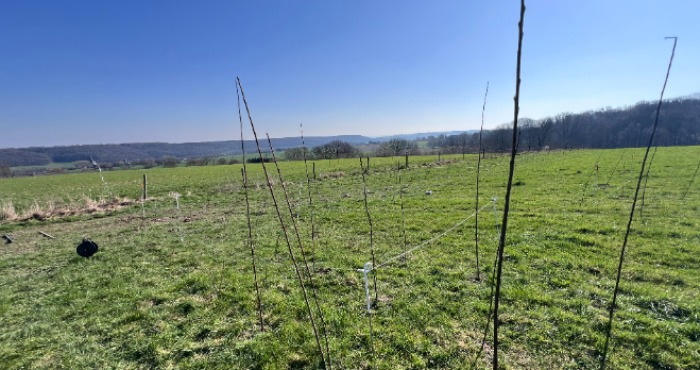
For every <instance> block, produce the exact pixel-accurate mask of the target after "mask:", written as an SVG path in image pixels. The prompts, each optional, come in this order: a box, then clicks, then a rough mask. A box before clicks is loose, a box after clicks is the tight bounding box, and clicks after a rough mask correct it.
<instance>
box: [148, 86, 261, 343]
mask: <svg viewBox="0 0 700 370" xmlns="http://www.w3.org/2000/svg"><path fill="white" fill-rule="evenodd" d="M236 98H237V99H238V122H239V123H240V128H241V154H242V155H243V158H242V161H243V167H242V168H241V176H242V177H243V193H244V194H245V218H246V222H247V223H248V247H249V248H250V259H251V262H252V265H253V280H254V281H255V296H256V298H257V304H258V306H257V309H258V321H259V323H260V331H263V330H265V326H264V324H263V314H262V302H261V300H260V286H259V285H258V270H257V267H256V264H255V245H254V244H253V226H252V224H251V222H250V199H249V197H248V171H247V169H246V164H245V142H244V140H243V116H242V115H241V96H240V94H239V92H238V84H236ZM144 176H145V175H144Z"/></svg>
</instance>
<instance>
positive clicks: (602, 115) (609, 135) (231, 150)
mask: <svg viewBox="0 0 700 370" xmlns="http://www.w3.org/2000/svg"><path fill="white" fill-rule="evenodd" d="M656 104H657V103H653V102H640V103H637V104H635V105H633V106H629V107H625V108H617V109H612V108H604V109H600V110H596V111H588V112H584V113H575V114H574V113H562V114H558V115H556V116H553V117H546V118H543V119H540V120H532V119H522V120H521V124H520V127H519V129H518V150H520V151H529V150H543V149H582V148H591V149H596V148H606V149H607V148H623V147H640V146H644V145H646V140H647V138H648V137H649V135H650V131H651V128H652V123H653V118H654V113H655V109H656ZM659 122H660V124H659V127H658V131H657V134H656V139H655V143H654V145H659V146H682V145H698V144H700V96H693V97H688V98H678V99H673V100H666V101H664V103H663V106H662V110H661V116H660V121H659ZM511 127H512V125H510V124H503V125H501V126H499V127H497V128H495V129H491V130H485V131H484V132H483V135H482V141H483V148H484V150H485V151H487V152H505V151H508V150H510V142H511V138H512V128H511ZM339 138H343V139H346V140H340V139H339ZM362 138H364V137H363V136H340V137H328V138H325V140H324V138H318V137H316V138H312V139H310V140H309V139H307V143H308V144H309V146H310V148H309V149H305V148H302V147H300V146H299V144H300V142H299V140H298V138H282V139H273V145H274V146H275V147H276V148H279V150H280V151H284V154H285V157H286V159H288V160H300V159H302V158H303V155H304V151H306V156H307V158H310V159H332V158H349V157H357V156H358V155H360V154H362V155H374V156H395V155H405V154H408V155H414V154H421V153H423V152H425V148H427V149H429V150H433V151H435V150H437V151H440V152H442V153H475V152H477V151H478V147H479V133H478V132H472V133H463V134H459V135H439V136H429V137H426V138H421V139H418V140H414V141H411V140H405V139H392V140H389V141H386V142H382V143H374V145H372V146H371V147H372V150H371V151H372V152H371V153H361V152H360V149H358V148H357V146H356V145H358V144H366V141H365V142H364V143H363V142H362ZM418 142H422V143H423V145H421V147H422V148H424V149H419V146H418V144H417V143H418ZM253 145H254V144H253V143H252V142H246V151H248V152H249V153H252V152H253V151H254V146H253ZM238 154H240V142H237V141H220V142H211V143H206V142H203V143H182V144H168V143H135V144H105V145H77V146H57V147H36V148H26V149H0V177H5V176H8V175H11V171H10V168H11V167H17V166H43V165H48V164H50V163H70V162H76V161H86V160H92V158H94V160H95V161H97V162H98V163H101V164H102V163H104V164H105V165H106V166H110V167H111V166H123V165H127V166H128V165H131V164H137V165H143V166H144V167H152V166H155V165H164V166H173V165H175V164H178V163H180V162H181V161H183V159H186V162H187V163H188V164H190V165H207V164H227V163H235V161H234V160H231V159H229V160H228V161H222V159H221V158H218V159H217V158H216V157H222V156H226V155H229V156H230V155H238ZM222 162H223V163H222ZM81 163H82V162H81Z"/></svg>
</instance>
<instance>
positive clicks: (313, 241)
mask: <svg viewBox="0 0 700 370" xmlns="http://www.w3.org/2000/svg"><path fill="white" fill-rule="evenodd" d="M299 128H300V129H301V148H302V155H303V157H304V169H305V170H306V188H307V190H308V198H309V221H311V268H312V269H313V270H314V272H316V223H315V222H314V201H313V196H312V189H311V177H310V176H309V163H308V161H307V158H306V157H307V156H306V143H305V142H304V126H303V125H302V124H301V123H300V124H299ZM314 172H315V171H314Z"/></svg>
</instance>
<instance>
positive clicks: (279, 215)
mask: <svg viewBox="0 0 700 370" xmlns="http://www.w3.org/2000/svg"><path fill="white" fill-rule="evenodd" d="M236 82H237V83H238V87H239V88H240V92H241V97H242V98H243V104H244V105H245V109H246V113H247V114H248V121H250V127H251V130H252V131H253V137H254V138H255V144H256V148H257V150H258V155H259V158H260V164H261V165H262V168H263V173H264V174H265V180H266V182H267V188H268V189H269V190H270V196H271V197H272V203H273V205H274V208H275V212H276V215H277V219H278V220H279V223H280V227H281V228H282V233H283V234H284V240H285V242H286V244H287V250H288V251H289V257H290V259H291V260H292V265H293V266H294V272H295V273H296V276H297V280H298V281H299V287H300V288H301V292H302V295H303V297H304V303H305V305H306V311H307V313H308V315H309V322H310V323H311V329H312V330H313V332H314V339H316V345H317V347H318V352H319V354H320V355H321V359H322V360H323V365H324V368H326V369H328V366H327V364H326V356H325V354H324V352H323V347H322V346H321V338H320V336H319V333H318V328H317V327H316V321H315V320H314V315H313V311H312V309H311V304H310V303H309V296H308V293H307V292H306V284H304V278H303V276H302V274H301V271H300V270H299V265H298V264H297V260H296V257H295V255H294V250H293V249H292V242H291V240H290V239H289V233H288V232H287V225H286V224H285V223H284V218H283V217H282V212H281V211H280V207H279V204H278V203H277V197H276V196H275V191H274V189H273V186H272V181H271V178H270V174H269V173H268V171H267V166H266V165H265V160H264V158H265V157H264V156H263V153H262V149H261V147H260V141H259V140H258V134H257V132H256V131H255V124H254V123H253V117H252V116H251V114H250V108H249V107H248V101H247V100H246V98H245V92H244V91H243V85H242V84H241V80H240V79H239V78H236Z"/></svg>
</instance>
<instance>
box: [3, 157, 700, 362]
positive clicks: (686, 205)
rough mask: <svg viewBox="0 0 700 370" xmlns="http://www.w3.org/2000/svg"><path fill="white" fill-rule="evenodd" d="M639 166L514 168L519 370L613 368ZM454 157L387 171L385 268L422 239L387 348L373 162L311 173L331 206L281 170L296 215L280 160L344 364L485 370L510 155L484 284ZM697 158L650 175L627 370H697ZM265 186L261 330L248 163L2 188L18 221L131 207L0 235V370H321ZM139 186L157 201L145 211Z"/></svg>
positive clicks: (14, 181) (468, 178)
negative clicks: (32, 215)
mask: <svg viewBox="0 0 700 370" xmlns="http://www.w3.org/2000/svg"><path fill="white" fill-rule="evenodd" d="M643 154H644V151H643V149H615V150H580V151H556V152H540V153H523V154H520V155H518V157H517V160H516V170H515V178H514V182H515V183H514V187H513V194H512V203H511V218H510V221H509V228H508V242H507V245H506V250H505V262H504V267H503V268H504V271H503V287H502V300H501V310H500V313H501V316H500V319H501V329H500V341H501V344H502V347H501V348H500V350H499V354H500V356H501V361H500V362H501V363H502V364H503V366H504V368H507V369H595V368H598V367H599V361H600V357H601V355H602V353H601V351H602V349H603V343H604V340H605V328H606V323H607V315H608V307H609V304H610V301H611V299H612V291H613V287H614V284H615V274H616V269H617V263H618V258H619V251H620V247H621V243H622V238H623V236H624V231H625V227H626V223H627V219H628V217H629V212H630V207H631V201H632V196H633V192H634V188H635V185H636V179H637V176H638V174H639V168H640V164H641V160H642V156H643ZM437 159H438V158H437V156H429V157H428V156H425V157H411V158H410V164H409V167H408V168H404V158H403V157H396V158H371V159H370V169H369V171H368V173H367V175H366V187H367V192H368V204H369V211H370V214H371V217H372V221H373V226H374V232H373V237H374V247H375V251H376V260H377V261H376V262H377V263H378V264H381V263H383V262H385V261H388V260H389V259H390V258H392V257H394V256H397V255H399V254H400V253H402V252H404V251H405V250H407V249H408V248H411V247H414V246H418V245H421V243H426V244H425V245H423V246H422V247H420V248H417V249H415V250H414V251H413V252H411V253H409V254H408V255H407V258H398V259H396V260H394V261H393V262H392V263H389V264H387V265H386V266H382V267H381V268H379V269H377V270H376V271H374V274H375V276H376V279H377V286H376V288H377V293H378V296H379V299H378V301H377V302H376V306H375V307H374V308H373V310H372V316H371V321H372V327H373V337H372V338H371V337H370V330H369V326H368V323H369V320H368V319H369V318H368V315H367V311H366V301H365V290H364V281H363V275H362V273H361V272H358V271H357V269H361V268H362V266H363V265H364V264H365V263H366V262H368V261H371V253H370V235H369V224H368V221H367V216H366V213H365V208H364V201H363V182H362V177H361V170H360V162H359V159H341V160H323V161H315V165H316V177H317V178H316V179H315V180H314V179H312V180H311V193H312V196H313V208H311V207H310V206H309V201H308V190H309V188H308V187H307V178H306V170H305V167H304V163H303V162H281V163H280V169H281V173H282V176H283V177H284V184H285V187H286V190H287V194H288V196H289V201H290V206H291V213H292V215H293V217H290V212H289V210H288V209H287V208H286V207H287V203H286V202H285V197H284V191H283V187H282V186H281V182H280V180H279V178H278V177H277V171H276V170H275V168H274V164H272V163H269V164H267V166H268V170H269V171H270V175H271V176H273V178H274V190H275V195H276V198H277V200H278V202H279V204H280V207H281V208H280V210H281V212H282V214H283V216H284V223H285V225H286V226H287V229H288V230H289V231H290V232H291V234H290V240H291V241H292V244H291V245H292V249H293V252H294V254H295V257H296V259H297V262H299V263H301V260H302V254H301V251H300V250H299V248H298V246H297V244H296V236H295V235H294V234H293V231H292V230H293V227H292V221H293V222H294V223H295V224H296V225H297V226H298V230H299V233H300V237H301V239H302V240H303V246H304V250H305V252H306V258H307V259H308V261H309V265H310V268H311V269H312V270H313V271H314V272H313V273H312V277H313V281H314V283H315V286H316V288H317V290H318V292H317V295H318V300H319V303H320V305H321V308H322V311H323V314H324V318H325V326H326V329H327V336H328V341H329V347H330V358H331V361H332V363H331V365H332V368H335V369H357V368H379V369H423V368H430V369H434V368H444V369H469V368H471V366H472V363H473V362H474V360H475V358H476V356H477V353H478V352H479V349H480V347H481V338H482V335H483V332H484V326H485V324H486V317H487V314H488V311H489V297H490V293H491V288H492V284H491V282H490V276H491V274H492V272H493V262H494V257H495V250H496V240H497V235H498V234H497V229H496V227H497V225H496V224H497V223H500V218H501V213H502V210H503V198H504V195H505V188H506V178H507V170H508V159H509V158H508V157H506V156H502V155H493V154H487V156H486V158H484V159H483V160H482V171H481V177H482V182H481V185H480V205H481V206H485V207H484V208H483V210H482V211H481V212H480V213H479V214H478V221H479V235H480V244H479V245H480V254H479V257H480V267H481V269H480V276H481V280H477V279H476V278H475V277H476V263H475V262H476V261H475V245H474V232H475V229H474V218H473V217H471V216H473V214H474V212H475V179H476V172H475V171H476V159H477V158H476V156H475V155H467V156H466V157H465V158H463V157H462V155H455V156H441V159H442V161H441V162H438V161H437ZM699 159H700V147H675V148H659V149H658V151H657V153H656V155H655V157H654V159H653V163H652V167H651V171H650V175H649V178H648V183H647V188H646V194H645V197H644V207H643V210H642V209H639V207H640V206H641V201H640V204H638V210H637V213H636V215H635V220H634V223H633V228H632V233H631V236H630V240H629V246H628V252H627V255H626V260H625V265H624V268H623V274H622V282H621V293H620V296H619V297H618V310H617V312H616V315H615V323H614V326H613V336H612V339H611V340H612V341H611V348H610V354H609V359H610V361H609V368H610V369H635V370H637V369H691V368H700V343H699V342H698V340H699V339H700V233H699V232H698V230H699V229H700V220H699V216H700V210H699V208H698V207H699V206H700V191H699V188H700V187H699V184H698V183H699V182H700V179H696V182H694V183H692V184H691V178H692V177H693V173H694V172H695V169H696V167H697V165H698V160H699ZM596 165H597V166H596ZM248 170H249V179H250V180H249V181H250V187H249V189H248V190H249V195H250V198H251V213H252V214H251V217H252V228H253V239H254V245H255V251H256V263H257V269H258V277H259V281H260V288H261V301H262V310H263V316H264V324H265V330H264V331H262V332H261V331H260V330H259V328H258V326H257V324H258V322H257V313H256V298H255V290H254V286H253V276H252V266H251V255H250V249H249V248H248V246H247V243H246V238H247V232H248V228H247V224H246V218H245V203H244V191H243V190H244V189H243V187H242V180H241V165H240V164H239V165H223V166H203V167H177V168H170V169H164V168H152V169H148V170H119V171H104V172H103V174H102V175H103V177H104V182H103V180H102V179H101V177H100V174H99V173H97V172H91V173H77V174H68V175H55V176H37V177H26V178H9V179H0V207H2V206H3V205H4V206H5V207H7V205H11V206H12V208H13V209H14V210H15V211H16V213H17V214H18V215H22V214H25V213H26V212H27V211H28V210H30V209H32V207H34V208H39V209H48V208H51V207H53V208H56V207H68V208H70V207H72V208H74V209H79V208H80V207H81V206H82V205H83V204H84V203H86V202H88V201H93V202H98V203H99V202H107V201H109V200H110V199H113V198H115V197H119V198H121V199H124V198H128V199H131V200H132V201H134V202H133V203H130V205H128V206H126V207H124V208H120V209H114V210H109V211H106V212H97V213H91V214H75V215H71V216H64V217H58V216H56V217H50V218H48V219H46V220H43V221H40V220H36V219H25V220H12V221H8V220H5V221H0V234H9V235H11V237H12V238H13V239H14V242H13V243H11V244H3V245H0V271H2V274H1V275H0V327H2V330H0V367H1V368H8V369H23V368H26V369H30V368H31V369H89V368H92V369H98V368H100V369H101V368H105V369H106V368H114V369H176V368H177V369H205V368H206V369H297V368H319V367H321V366H322V360H321V357H320V355H319V353H318V350H317V348H316V342H315V340H314V337H313V333H312V330H311V326H310V324H309V322H308V314H307V311H306V306H305V304H304V300H303V298H302V294H301V289H300V287H299V283H298V281H297V277H296V274H295V272H294V268H293V266H292V262H291V259H290V255H289V251H288V248H287V244H286V242H285V237H284V235H283V234H282V231H281V227H280V221H279V220H278V218H277V214H276V212H275V208H274V206H273V202H272V198H271V196H270V192H269V190H268V188H267V185H266V181H265V177H264V175H263V171H262V166H261V165H260V164H255V165H253V164H249V165H248ZM308 171H309V173H310V174H311V171H312V169H311V163H309V169H308ZM143 174H147V176H148V182H149V188H148V193H149V199H148V200H147V201H145V202H140V201H138V199H139V198H140V196H141V192H142V188H141V187H142V177H143ZM427 191H430V192H431V194H430V195H428V194H427V193H426V192H427ZM686 191H687V195H686V196H685V198H683V195H684V193H685V192H686ZM493 197H497V200H496V202H495V208H496V211H495V213H494V207H493V205H490V204H489V202H491V199H492V198H493ZM176 198H177V202H178V203H179V208H177V207H176V205H177V204H178V203H176ZM402 205H403V212H402V210H401V206H402ZM312 212H313V219H314V221H315V229H316V231H317V237H316V242H315V247H314V245H313V244H312V242H311V236H310V234H311V223H310V219H311V214H312ZM402 215H403V217H402ZM460 222H462V223H460ZM404 224H405V235H406V238H405V241H406V242H404V227H403V225H404ZM39 231H42V232H44V233H47V234H50V235H52V236H54V237H55V239H49V238H46V237H44V236H42V235H41V234H39ZM445 231H448V232H446V233H445ZM443 233H444V235H443ZM83 237H89V238H91V239H92V240H94V241H95V242H96V243H97V244H99V246H100V251H99V252H98V253H97V254H96V255H95V256H93V257H92V258H90V259H84V258H81V257H79V256H78V255H77V254H76V253H75V247H76V246H77V244H78V243H80V241H81V239H82V238H83ZM431 240H432V242H429V243H428V241H431ZM373 277H374V276H370V278H371V279H372V278H373ZM370 293H371V294H372V296H374V287H373V286H372V284H370ZM317 322H318V320H317ZM491 343H492V338H491V335H490V331H489V336H488V337H487V340H486V345H485V348H484V350H483V352H482V353H481V355H480V357H479V358H478V360H477V362H476V368H478V369H486V368H490V356H491V354H492V351H491Z"/></svg>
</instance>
